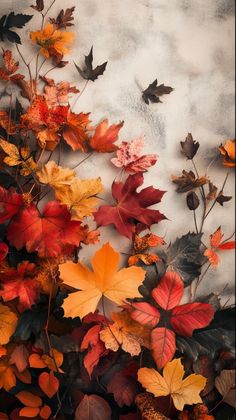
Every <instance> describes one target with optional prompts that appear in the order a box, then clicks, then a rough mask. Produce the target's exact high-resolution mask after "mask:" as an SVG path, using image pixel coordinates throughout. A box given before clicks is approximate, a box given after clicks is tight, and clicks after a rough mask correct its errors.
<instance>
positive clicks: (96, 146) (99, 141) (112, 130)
mask: <svg viewBox="0 0 236 420" xmlns="http://www.w3.org/2000/svg"><path fill="white" fill-rule="evenodd" d="M108 124H109V123H108V120H107V119H105V120H103V121H102V122H100V124H98V125H97V127H96V128H95V132H94V134H93V136H92V137H91V138H90V140H89V144H90V147H91V148H92V149H93V150H95V151H96V152H100V153H111V152H114V150H116V149H117V146H116V145H115V144H114V143H115V142H116V141H117V140H118V134H119V131H120V129H121V128H122V127H123V125H124V121H122V122H120V123H119V124H112V125H110V126H108Z"/></svg>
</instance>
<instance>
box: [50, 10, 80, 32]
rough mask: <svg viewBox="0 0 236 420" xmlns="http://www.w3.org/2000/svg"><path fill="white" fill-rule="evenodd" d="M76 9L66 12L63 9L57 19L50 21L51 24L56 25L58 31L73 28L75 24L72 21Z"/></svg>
mask: <svg viewBox="0 0 236 420" xmlns="http://www.w3.org/2000/svg"><path fill="white" fill-rule="evenodd" d="M74 10H75V7H71V8H68V9H66V10H65V11H64V10H63V9H62V10H61V11H60V13H59V14H58V16H57V18H56V19H50V22H51V23H53V24H54V25H56V27H57V28H58V29H60V28H66V27H67V26H73V25H74V24H73V23H72V21H73V20H74V16H73V13H74Z"/></svg>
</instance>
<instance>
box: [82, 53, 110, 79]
mask: <svg viewBox="0 0 236 420" xmlns="http://www.w3.org/2000/svg"><path fill="white" fill-rule="evenodd" d="M84 61H85V67H84V68H83V69H81V68H80V67H79V66H78V65H77V64H76V63H74V65H75V67H76V69H77V70H78V72H79V74H80V76H81V77H83V79H85V80H92V81H93V82H94V81H95V80H96V79H97V78H98V77H99V76H102V75H103V73H104V71H105V70H106V66H107V61H106V62H105V63H103V64H100V65H99V66H97V67H95V68H93V47H92V48H91V50H90V52H89V54H88V55H86V56H85V60H84Z"/></svg>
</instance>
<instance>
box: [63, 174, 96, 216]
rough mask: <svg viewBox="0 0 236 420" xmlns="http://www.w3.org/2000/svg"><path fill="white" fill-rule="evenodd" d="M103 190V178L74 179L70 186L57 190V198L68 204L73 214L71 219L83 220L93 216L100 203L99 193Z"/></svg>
mask: <svg viewBox="0 0 236 420" xmlns="http://www.w3.org/2000/svg"><path fill="white" fill-rule="evenodd" d="M102 191H103V186H102V183H101V178H96V179H78V178H76V179H74V180H73V181H72V182H71V184H70V186H67V187H66V186H65V187H64V188H63V187H62V188H60V189H58V190H57V191H56V198H57V200H59V201H60V202H61V203H62V204H66V206H67V208H68V210H69V211H70V214H71V220H83V218H84V217H87V216H91V215H92V214H93V213H94V212H95V210H96V205H97V204H98V201H99V199H98V197H96V196H97V194H98V193H100V192H102Z"/></svg>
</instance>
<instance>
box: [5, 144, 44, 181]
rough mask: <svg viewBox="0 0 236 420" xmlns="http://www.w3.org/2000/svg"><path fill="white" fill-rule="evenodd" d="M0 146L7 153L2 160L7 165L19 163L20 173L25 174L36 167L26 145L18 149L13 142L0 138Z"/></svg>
mask: <svg viewBox="0 0 236 420" xmlns="http://www.w3.org/2000/svg"><path fill="white" fill-rule="evenodd" d="M0 147H1V148H2V150H3V151H4V152H5V153H6V154H7V155H8V156H6V157H5V158H4V160H3V161H4V162H5V163H6V165H8V166H17V165H21V170H20V174H21V175H23V176H27V175H29V174H30V173H31V172H33V171H35V170H36V169H37V164H36V163H35V162H34V160H33V158H32V157H31V156H30V154H31V151H30V148H29V147H28V146H23V147H22V148H21V149H20V151H19V150H18V148H17V147H16V146H15V145H14V144H13V143H9V142H8V141H6V140H3V139H0Z"/></svg>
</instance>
